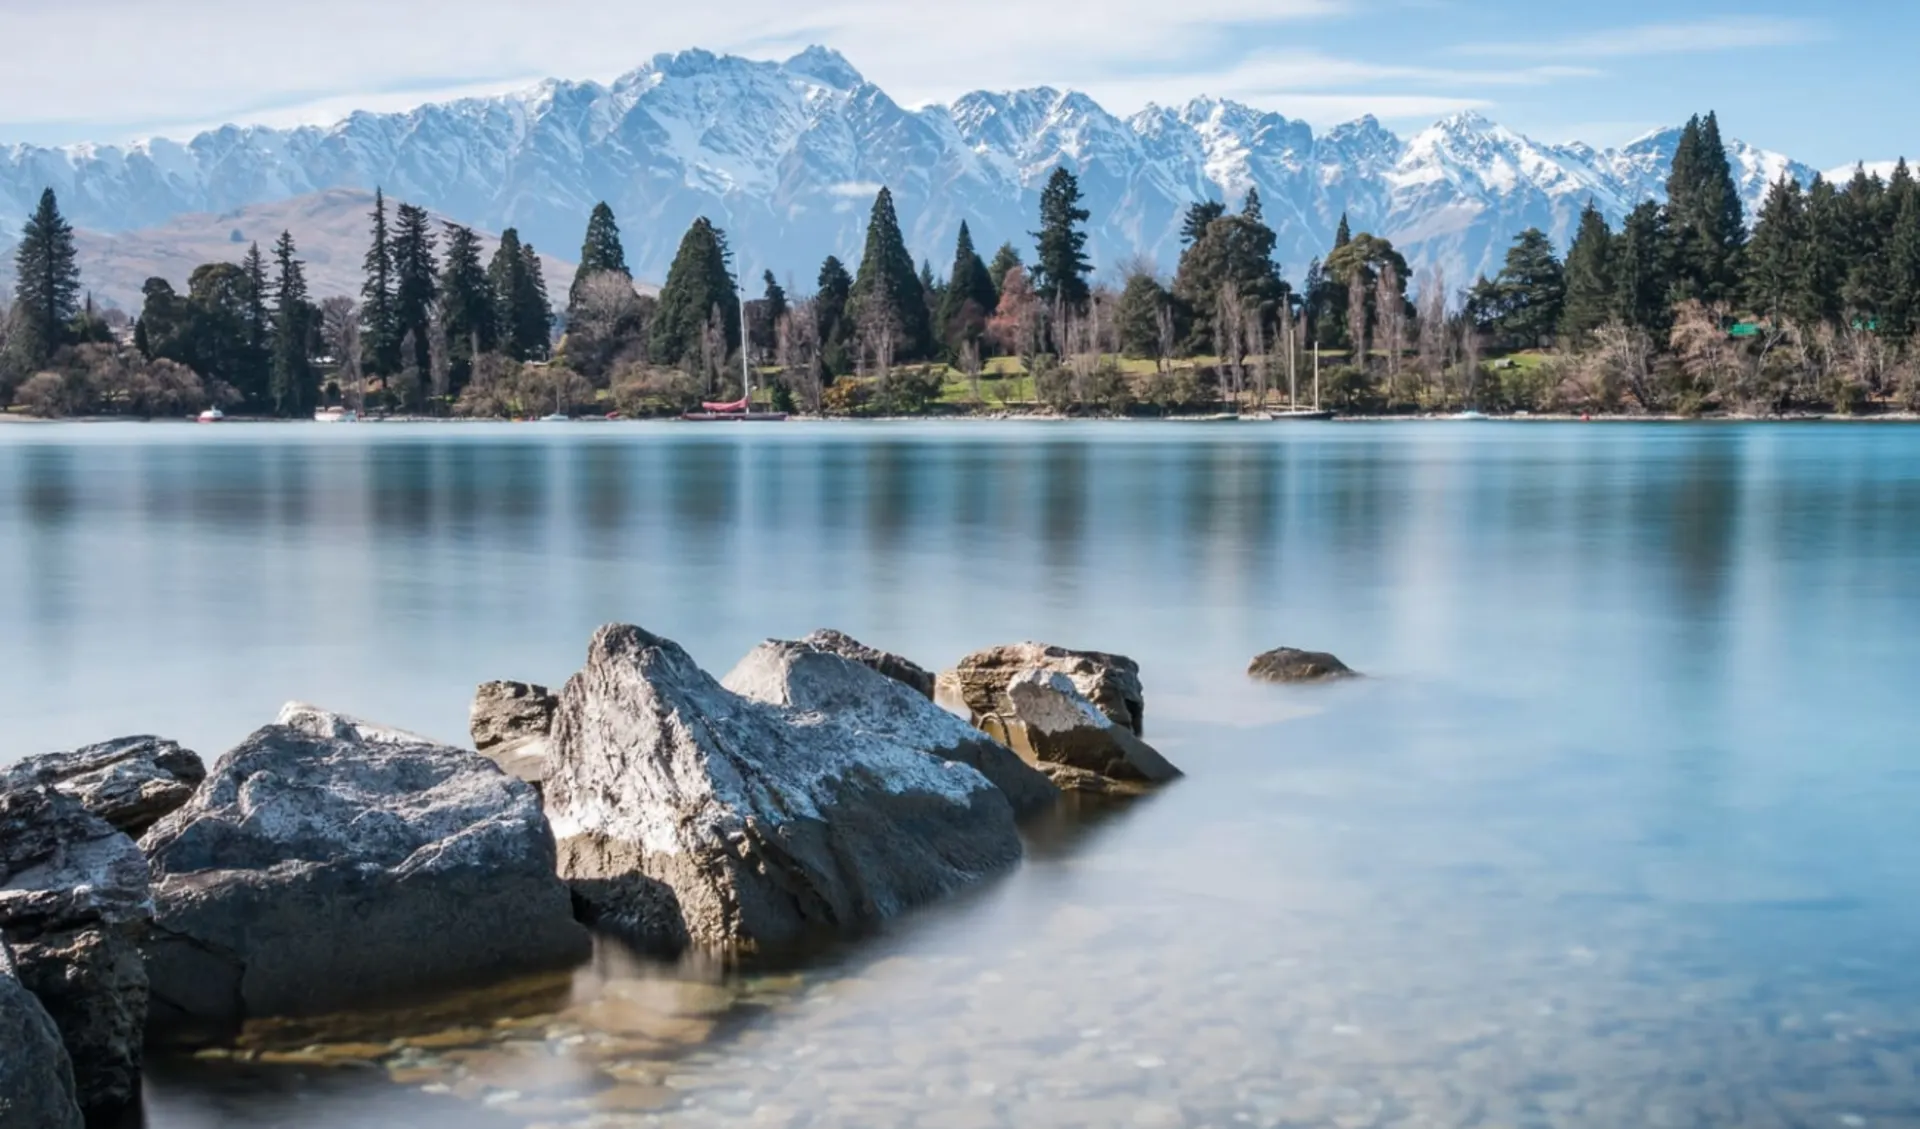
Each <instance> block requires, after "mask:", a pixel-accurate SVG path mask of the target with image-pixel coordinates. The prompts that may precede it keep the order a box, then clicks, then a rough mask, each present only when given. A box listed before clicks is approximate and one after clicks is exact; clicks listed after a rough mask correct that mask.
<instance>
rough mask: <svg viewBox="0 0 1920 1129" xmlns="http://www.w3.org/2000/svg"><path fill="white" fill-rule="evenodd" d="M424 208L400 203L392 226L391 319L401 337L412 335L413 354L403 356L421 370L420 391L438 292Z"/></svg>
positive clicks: (429, 352)
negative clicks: (434, 303)
mask: <svg viewBox="0 0 1920 1129" xmlns="http://www.w3.org/2000/svg"><path fill="white" fill-rule="evenodd" d="M430 222H431V221H430V220H429V219H428V218H427V210H426V209H425V208H420V207H416V206H414V205H412V204H402V205H400V207H399V209H398V210H397V212H396V213H395V222H394V227H393V249H392V256H391V258H392V264H393V321H394V329H395V332H397V333H398V334H399V335H400V337H401V339H402V340H405V339H407V338H412V340H413V356H411V357H402V358H401V363H402V364H411V365H412V366H413V370H414V371H415V372H417V373H419V374H420V379H421V382H422V388H421V391H422V394H423V395H424V394H425V391H426V388H425V382H426V380H427V375H428V374H429V373H430V372H431V371H432V369H433V302H434V299H435V298H436V297H437V296H438V295H439V291H440V283H439V278H438V274H439V269H440V268H439V264H438V263H436V262H435V261H434V255H433V252H434V247H435V244H436V242H437V241H436V239H435V238H434V234H433V229H432V227H431V226H430Z"/></svg>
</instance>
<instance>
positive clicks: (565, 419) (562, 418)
mask: <svg viewBox="0 0 1920 1129" xmlns="http://www.w3.org/2000/svg"><path fill="white" fill-rule="evenodd" d="M572 420H573V417H572V416H570V415H568V414H567V413H565V412H550V413H548V414H547V415H543V416H541V417H540V422H541V423H570V422H572Z"/></svg>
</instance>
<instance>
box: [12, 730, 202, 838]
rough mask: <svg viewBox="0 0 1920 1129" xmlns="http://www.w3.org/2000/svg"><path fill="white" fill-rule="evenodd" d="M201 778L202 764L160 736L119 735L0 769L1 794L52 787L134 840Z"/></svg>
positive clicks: (194, 755)
mask: <svg viewBox="0 0 1920 1129" xmlns="http://www.w3.org/2000/svg"><path fill="white" fill-rule="evenodd" d="M206 776H207V770H206V766H204V765H202V764H201V763H200V756H199V754H198V753H195V752H194V751H193V750H191V749H183V748H181V747H180V746H179V745H177V744H175V743H174V742H172V741H167V740H163V739H162V738H159V737H122V738H121V739H120V740H118V741H107V742H103V743H101V744H98V745H88V746H87V747H86V748H84V749H76V750H74V751H73V752H71V753H48V754H46V755H44V756H38V757H28V758H27V759H26V760H23V761H21V762H20V763H19V764H17V765H14V766H13V767H12V768H10V769H8V770H7V771H6V772H4V773H0V792H11V791H17V790H19V789H21V788H36V787H45V788H54V789H57V790H59V791H61V792H65V793H66V794H67V795H69V796H72V797H73V798H74V799H76V800H79V801H80V803H81V805H82V806H83V807H85V808H86V809H87V810H88V811H90V812H92V813H93V814H95V815H97V816H99V817H100V818H102V819H104V820H106V821H107V822H108V823H111V824H112V825H113V826H115V827H117V828H119V829H120V830H122V831H125V832H126V833H127V834H128V835H131V836H133V837H134V838H136V839H137V838H139V837H140V836H141V835H142V834H144V833H145V832H146V830H147V828H149V827H152V826H153V825H154V824H155V823H157V822H159V819H160V817H161V816H163V815H165V814H167V813H168V812H170V811H172V810H173V809H174V808H177V807H179V806H180V805H181V804H184V803H186V802H187V797H188V796H191V795H193V790H194V789H195V788H197V787H199V785H200V782H201V781H202V780H204V779H206Z"/></svg>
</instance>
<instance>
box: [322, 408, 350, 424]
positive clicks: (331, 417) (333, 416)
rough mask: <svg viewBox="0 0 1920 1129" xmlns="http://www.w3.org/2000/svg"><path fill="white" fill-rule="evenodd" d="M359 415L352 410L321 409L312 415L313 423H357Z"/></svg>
mask: <svg viewBox="0 0 1920 1129" xmlns="http://www.w3.org/2000/svg"><path fill="white" fill-rule="evenodd" d="M359 421H360V413H359V412H356V411H354V410H353V409H352V408H321V409H319V410H318V411H315V412H314V413H313V422H315V423H358V422H359Z"/></svg>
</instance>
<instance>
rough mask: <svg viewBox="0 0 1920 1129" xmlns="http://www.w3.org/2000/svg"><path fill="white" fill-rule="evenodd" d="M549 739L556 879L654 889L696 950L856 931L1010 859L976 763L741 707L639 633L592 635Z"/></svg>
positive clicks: (788, 713)
mask: <svg viewBox="0 0 1920 1129" xmlns="http://www.w3.org/2000/svg"><path fill="white" fill-rule="evenodd" d="M843 665H845V666H851V665H852V664H844V663H843ZM553 741H554V759H553V765H552V772H551V773H550V775H549V776H548V779H547V803H548V812H549V815H550V816H551V818H552V820H553V824H554V832H555V834H556V835H557V836H559V837H560V840H561V844H560V862H561V871H562V873H563V874H565V875H566V876H567V877H568V878H570V879H581V878H615V877H620V876H623V875H628V874H635V873H638V874H645V875H648V876H650V877H652V878H656V879H659V880H660V881H662V882H665V883H666V884H667V885H669V886H671V887H672V888H673V890H674V893H675V894H676V895H677V896H678V897H679V900H680V908H681V910H682V912H683V914H684V917H685V920H686V924H687V931H688V934H689V935H690V936H691V937H692V939H693V941H694V942H695V943H696V944H698V945H701V946H703V947H709V948H714V949H721V950H730V951H733V952H753V951H760V950H765V949H768V948H772V947H777V946H780V945H782V944H785V943H788V942H791V941H795V940H797V939H799V938H800V937H802V936H803V935H805V934H807V933H810V932H813V931H816V930H822V929H845V928H848V927H854V926H858V925H862V924H866V923H869V922H872V921H875V920H878V919H881V918H885V917H888V916H891V915H893V914H896V913H899V912H900V911H902V910H905V909H907V908H908V907H910V906H913V905H916V904H919V903H922V902H926V901H929V900H931V899H933V898H935V897H938V896H940V895H942V894H945V893H948V892H949V891H952V890H954V889H956V888H958V887H960V886H963V885H966V884H968V883H971V882H974V881H977V880H979V879H981V878H983V877H985V876H987V875H989V874H992V873H994V872H996V871H999V870H1002V869H1004V868H1006V867H1008V866H1011V865H1012V864H1013V863H1014V862H1015V861H1017V860H1018V859H1019V857H1020V852H1021V846H1020V837H1019V834H1018V832H1017V831H1016V830H1015V827H1014V819H1013V809H1012V808H1011V807H1010V806H1008V804H1007V801H1006V798H1005V796H1004V795H1003V794H1002V793H1001V792H1000V790H999V789H998V788H995V787H994V786H993V785H992V784H991V783H989V782H988V781H987V779H986V778H985V777H984V776H982V775H980V773H979V772H977V771H976V770H974V769H973V768H970V767H968V766H966V765H963V764H955V763H952V762H949V761H942V760H938V759H935V758H934V757H931V756H928V755H926V753H924V752H921V751H919V750H916V749H911V748H905V747H902V746H900V745H898V744H896V743H894V742H893V741H891V740H887V739H885V738H883V737H881V736H879V735H876V734H875V733H872V732H865V731H862V730H859V729H856V728H854V727H852V726H848V725H843V724H840V723H839V722H837V721H836V720H834V719H833V718H831V717H828V716H826V715H823V714H818V713H811V712H805V711H800V710H795V709H791V708H787V707H783V706H777V705H773V704H770V703H766V702H760V701H754V700H750V699H747V698H744V697H741V696H740V695H738V694H735V693H733V692H731V691H729V690H727V689H725V688H724V687H722V686H721V685H720V684H719V683H717V682H715V681H714V680H713V678H712V676H710V675H708V674H707V673H706V672H705V671H702V670H701V669H700V668H699V667H698V666H697V665H695V663H694V661H693V659H692V658H690V657H689V656H688V655H687V653H686V652H685V651H684V650H682V649H681V648H680V647H679V646H678V645H677V644H675V643H673V642H671V641H669V640H666V639H662V638H659V637H657V636H654V635H650V634H648V633H647V632H645V631H643V630H641V629H640V628H637V627H626V626H615V627H605V628H602V629H601V630H600V631H599V632H597V633H596V634H595V635H594V638H593V642H592V644H591V646H590V647H589V649H588V654H587V663H586V666H585V668H584V669H582V670H581V671H580V673H578V674H576V675H574V676H573V678H572V679H570V680H569V681H568V682H567V685H566V688H565V689H564V690H562V691H561V694H560V711H559V714H558V716H557V718H556V719H555V723H554V732H553Z"/></svg>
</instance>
